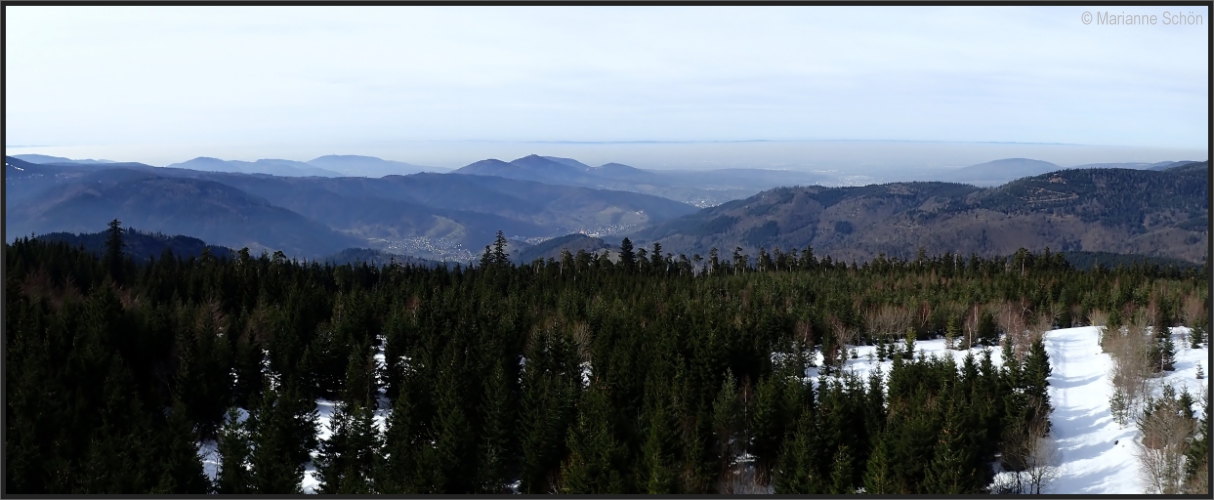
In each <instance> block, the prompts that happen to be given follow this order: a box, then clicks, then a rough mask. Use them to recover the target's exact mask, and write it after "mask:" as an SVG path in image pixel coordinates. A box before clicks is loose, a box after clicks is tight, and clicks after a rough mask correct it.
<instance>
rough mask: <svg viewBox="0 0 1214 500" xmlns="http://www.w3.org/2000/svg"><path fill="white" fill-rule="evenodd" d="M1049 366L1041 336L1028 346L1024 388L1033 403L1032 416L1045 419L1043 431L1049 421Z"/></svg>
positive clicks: (1048, 358)
mask: <svg viewBox="0 0 1214 500" xmlns="http://www.w3.org/2000/svg"><path fill="white" fill-rule="evenodd" d="M1052 371H1053V370H1052V369H1051V368H1050V355H1049V354H1048V353H1046V351H1045V343H1044V342H1043V341H1042V338H1041V337H1038V338H1037V339H1036V340H1034V341H1033V344H1032V347H1030V348H1029V354H1028V356H1027V357H1026V358H1025V360H1024V388H1025V392H1026V394H1028V396H1029V399H1030V402H1031V403H1032V404H1033V408H1034V411H1038V412H1041V413H1034V414H1033V418H1041V419H1045V432H1046V433H1047V434H1048V433H1049V428H1050V423H1049V420H1048V418H1049V414H1050V412H1051V411H1052V407H1051V406H1050V395H1049V390H1048V389H1047V387H1048V386H1049V385H1050V383H1049V381H1048V380H1047V379H1048V378H1049V376H1050V374H1051V373H1052Z"/></svg>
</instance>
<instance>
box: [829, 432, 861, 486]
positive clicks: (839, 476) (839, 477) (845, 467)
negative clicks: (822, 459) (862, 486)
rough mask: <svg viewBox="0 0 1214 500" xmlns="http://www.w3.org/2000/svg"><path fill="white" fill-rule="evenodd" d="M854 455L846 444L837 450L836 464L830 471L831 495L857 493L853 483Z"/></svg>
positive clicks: (834, 463)
mask: <svg viewBox="0 0 1214 500" xmlns="http://www.w3.org/2000/svg"><path fill="white" fill-rule="evenodd" d="M852 467H853V466H852V454H851V448H850V447H849V446H847V445H846V444H842V445H839V448H838V449H837V450H835V456H834V462H833V463H832V464H831V470H830V481H831V486H830V494H832V495H850V494H853V493H855V492H856V487H855V484H854V483H853V481H852Z"/></svg>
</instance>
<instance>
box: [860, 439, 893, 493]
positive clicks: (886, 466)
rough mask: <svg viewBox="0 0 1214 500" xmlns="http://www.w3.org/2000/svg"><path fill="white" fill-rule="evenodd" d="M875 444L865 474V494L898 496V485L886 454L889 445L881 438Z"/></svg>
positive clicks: (875, 440)
mask: <svg viewBox="0 0 1214 500" xmlns="http://www.w3.org/2000/svg"><path fill="white" fill-rule="evenodd" d="M873 442H874V445H873V452H872V454H871V455H869V457H868V467H867V470H866V472H865V473H864V493H865V494H866V495H893V494H897V493H898V485H897V482H895V480H894V471H893V468H892V467H891V466H890V463H889V458H888V456H887V452H886V449H887V448H888V446H889V443H888V442H887V441H886V440H885V439H882V438H881V437H880V436H879V437H878V438H877V439H874V441H873Z"/></svg>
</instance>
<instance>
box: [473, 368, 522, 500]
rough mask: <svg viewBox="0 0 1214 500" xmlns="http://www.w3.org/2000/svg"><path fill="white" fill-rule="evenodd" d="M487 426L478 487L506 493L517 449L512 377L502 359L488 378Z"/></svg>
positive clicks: (483, 440)
mask: <svg viewBox="0 0 1214 500" xmlns="http://www.w3.org/2000/svg"><path fill="white" fill-rule="evenodd" d="M482 404H483V407H484V408H485V416H484V426H483V427H482V431H481V434H482V437H481V444H480V460H479V462H480V470H481V478H480V480H479V485H478V489H479V491H480V492H481V493H495V494H500V493H505V492H506V491H505V487H506V484H507V483H508V482H510V472H511V466H512V465H513V463H512V462H513V461H512V458H511V457H512V455H513V453H514V449H515V447H514V445H513V439H514V434H513V432H512V431H513V430H514V429H515V426H516V424H515V413H514V411H513V408H512V407H511V395H510V385H509V381H508V380H507V379H506V373H505V370H504V369H503V368H502V366H501V364H500V363H495V364H494V367H493V372H492V374H491V375H490V377H489V379H488V380H486V382H485V397H484V401H483V403H482Z"/></svg>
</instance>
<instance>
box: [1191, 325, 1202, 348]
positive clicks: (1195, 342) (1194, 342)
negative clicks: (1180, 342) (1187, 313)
mask: <svg viewBox="0 0 1214 500" xmlns="http://www.w3.org/2000/svg"><path fill="white" fill-rule="evenodd" d="M1205 337H1206V334H1205V328H1202V327H1200V326H1194V327H1192V328H1189V347H1191V348H1193V349H1201V344H1203V343H1205V341H1206V338H1205Z"/></svg>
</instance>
